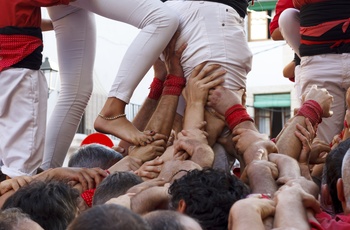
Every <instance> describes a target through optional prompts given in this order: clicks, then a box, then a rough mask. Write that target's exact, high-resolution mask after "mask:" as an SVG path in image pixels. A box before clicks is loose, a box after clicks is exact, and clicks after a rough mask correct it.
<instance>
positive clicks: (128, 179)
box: [92, 172, 142, 205]
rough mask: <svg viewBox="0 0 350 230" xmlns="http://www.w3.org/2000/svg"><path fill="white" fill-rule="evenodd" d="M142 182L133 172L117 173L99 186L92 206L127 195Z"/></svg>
mask: <svg viewBox="0 0 350 230" xmlns="http://www.w3.org/2000/svg"><path fill="white" fill-rule="evenodd" d="M141 182H142V179H141V177H139V176H137V175H135V174H134V173H132V172H115V173H113V174H111V175H109V176H107V177H106V178H105V179H104V180H103V181H102V182H101V183H100V184H99V185H98V186H97V188H96V191H95V194H94V198H93V201H92V205H99V204H104V203H105V202H106V201H108V200H110V199H111V198H115V197H118V196H120V195H123V194H125V193H126V191H127V190H128V189H129V188H131V187H133V186H134V185H137V184H140V183H141Z"/></svg>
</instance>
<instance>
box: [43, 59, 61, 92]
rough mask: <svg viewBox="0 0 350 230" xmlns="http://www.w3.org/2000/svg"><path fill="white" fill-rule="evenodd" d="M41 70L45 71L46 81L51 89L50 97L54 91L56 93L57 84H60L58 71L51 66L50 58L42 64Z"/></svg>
mask: <svg viewBox="0 0 350 230" xmlns="http://www.w3.org/2000/svg"><path fill="white" fill-rule="evenodd" d="M40 70H42V71H43V73H44V75H45V77H46V80H47V85H48V88H49V96H50V94H51V93H52V92H53V91H56V90H57V89H56V88H57V83H58V76H57V75H58V74H57V73H58V70H55V69H53V68H52V67H51V64H50V62H49V58H48V57H45V61H44V62H43V63H42V64H41V66H40Z"/></svg>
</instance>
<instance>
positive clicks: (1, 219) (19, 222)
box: [0, 208, 44, 230]
mask: <svg viewBox="0 0 350 230" xmlns="http://www.w3.org/2000/svg"><path fill="white" fill-rule="evenodd" d="M27 229H30V230H44V229H43V228H42V227H40V225H39V224H37V223H35V222H34V221H33V220H32V219H30V216H29V215H28V214H26V213H23V212H22V211H21V210H20V209H18V208H9V209H6V210H4V211H2V212H1V213H0V230H27Z"/></svg>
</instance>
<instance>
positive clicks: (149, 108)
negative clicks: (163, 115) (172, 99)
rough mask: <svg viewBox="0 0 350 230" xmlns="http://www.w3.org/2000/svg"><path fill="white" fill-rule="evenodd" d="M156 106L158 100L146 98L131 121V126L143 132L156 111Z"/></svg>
mask: <svg viewBox="0 0 350 230" xmlns="http://www.w3.org/2000/svg"><path fill="white" fill-rule="evenodd" d="M157 105H158V100H154V99H150V98H148V97H147V98H146V100H145V101H144V103H143V104H142V106H141V108H140V110H139V111H138V113H137V114H136V116H135V118H134V119H133V120H132V124H133V125H134V126H135V127H136V128H137V129H138V130H141V131H143V130H145V128H146V125H147V123H148V122H149V120H150V119H151V117H152V115H153V113H154V111H155V110H156V108H157Z"/></svg>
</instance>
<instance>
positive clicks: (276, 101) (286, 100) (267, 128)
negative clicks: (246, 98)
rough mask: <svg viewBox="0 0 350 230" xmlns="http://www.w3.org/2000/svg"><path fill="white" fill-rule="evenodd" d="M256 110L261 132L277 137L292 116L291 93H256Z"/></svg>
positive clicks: (256, 118)
mask: <svg viewBox="0 0 350 230" xmlns="http://www.w3.org/2000/svg"><path fill="white" fill-rule="evenodd" d="M254 111H255V123H256V125H257V127H258V129H259V132H261V133H265V134H267V135H268V136H269V137H270V138H273V137H276V136H277V135H278V134H279V133H280V131H281V130H282V128H283V126H284V124H285V123H286V121H287V120H288V119H289V118H290V114H291V113H290V93H283V94H256V95H254Z"/></svg>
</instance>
